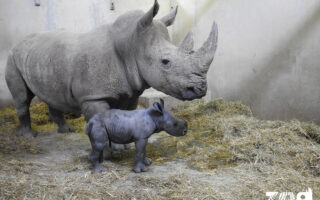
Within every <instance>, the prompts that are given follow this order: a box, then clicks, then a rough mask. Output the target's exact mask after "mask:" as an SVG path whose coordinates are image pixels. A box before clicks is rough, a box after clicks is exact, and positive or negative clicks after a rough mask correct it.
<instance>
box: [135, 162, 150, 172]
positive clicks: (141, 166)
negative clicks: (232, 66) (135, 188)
mask: <svg viewBox="0 0 320 200" xmlns="http://www.w3.org/2000/svg"><path fill="white" fill-rule="evenodd" d="M132 170H133V171H134V172H135V173H140V172H146V171H148V168H147V167H146V165H145V164H144V163H142V162H138V163H136V165H135V166H134V167H133V169H132Z"/></svg>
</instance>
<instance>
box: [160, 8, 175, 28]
mask: <svg viewBox="0 0 320 200" xmlns="http://www.w3.org/2000/svg"><path fill="white" fill-rule="evenodd" d="M177 12H178V6H177V7H176V9H174V10H172V11H171V12H170V13H169V14H167V15H166V16H164V17H162V18H161V19H160V20H161V21H162V23H164V24H165V25H166V26H170V25H172V24H173V22H174V20H175V18H176V15H177Z"/></svg>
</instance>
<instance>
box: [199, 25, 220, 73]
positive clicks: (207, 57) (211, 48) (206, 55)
mask: <svg viewBox="0 0 320 200" xmlns="http://www.w3.org/2000/svg"><path fill="white" fill-rule="evenodd" d="M217 41H218V26H217V24H216V22H213V26H212V29H211V32H210V34H209V37H208V39H207V40H206V41H205V43H204V44H203V45H202V47H201V48H200V49H198V50H197V51H196V52H195V56H196V57H197V58H199V59H201V64H202V65H203V70H204V71H206V72H207V71H208V70H209V67H210V64H211V62H212V60H213V58H214V53H215V52H216V49H217Z"/></svg>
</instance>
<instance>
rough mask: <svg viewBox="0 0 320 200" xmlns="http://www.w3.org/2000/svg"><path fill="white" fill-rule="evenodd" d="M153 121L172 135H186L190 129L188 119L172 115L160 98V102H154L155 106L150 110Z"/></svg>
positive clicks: (159, 128) (160, 128)
mask: <svg viewBox="0 0 320 200" xmlns="http://www.w3.org/2000/svg"><path fill="white" fill-rule="evenodd" d="M150 115H151V117H152V119H153V121H154V122H155V123H156V125H157V129H158V130H164V131H166V132H167V133H169V134H170V135H172V136H177V137H178V136H184V135H186V134H187V131H188V124H187V122H186V121H184V120H181V119H178V118H176V117H174V116H172V115H171V114H170V113H168V112H167V111H166V110H165V109H164V102H163V99H160V103H158V102H156V103H154V104H153V108H152V110H151V112H150Z"/></svg>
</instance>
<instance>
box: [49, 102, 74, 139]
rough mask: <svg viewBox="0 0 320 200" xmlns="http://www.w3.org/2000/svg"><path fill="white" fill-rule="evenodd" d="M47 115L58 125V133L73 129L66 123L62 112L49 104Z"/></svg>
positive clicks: (72, 130)
mask: <svg viewBox="0 0 320 200" xmlns="http://www.w3.org/2000/svg"><path fill="white" fill-rule="evenodd" d="M49 116H50V118H51V119H52V121H54V122H55V123H56V124H57V125H58V127H59V128H58V133H68V132H74V131H75V129H74V128H73V127H72V126H71V125H69V124H68V123H67V121H66V120H65V118H64V116H63V112H61V111H59V110H56V109H54V108H52V107H50V106H49Z"/></svg>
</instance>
